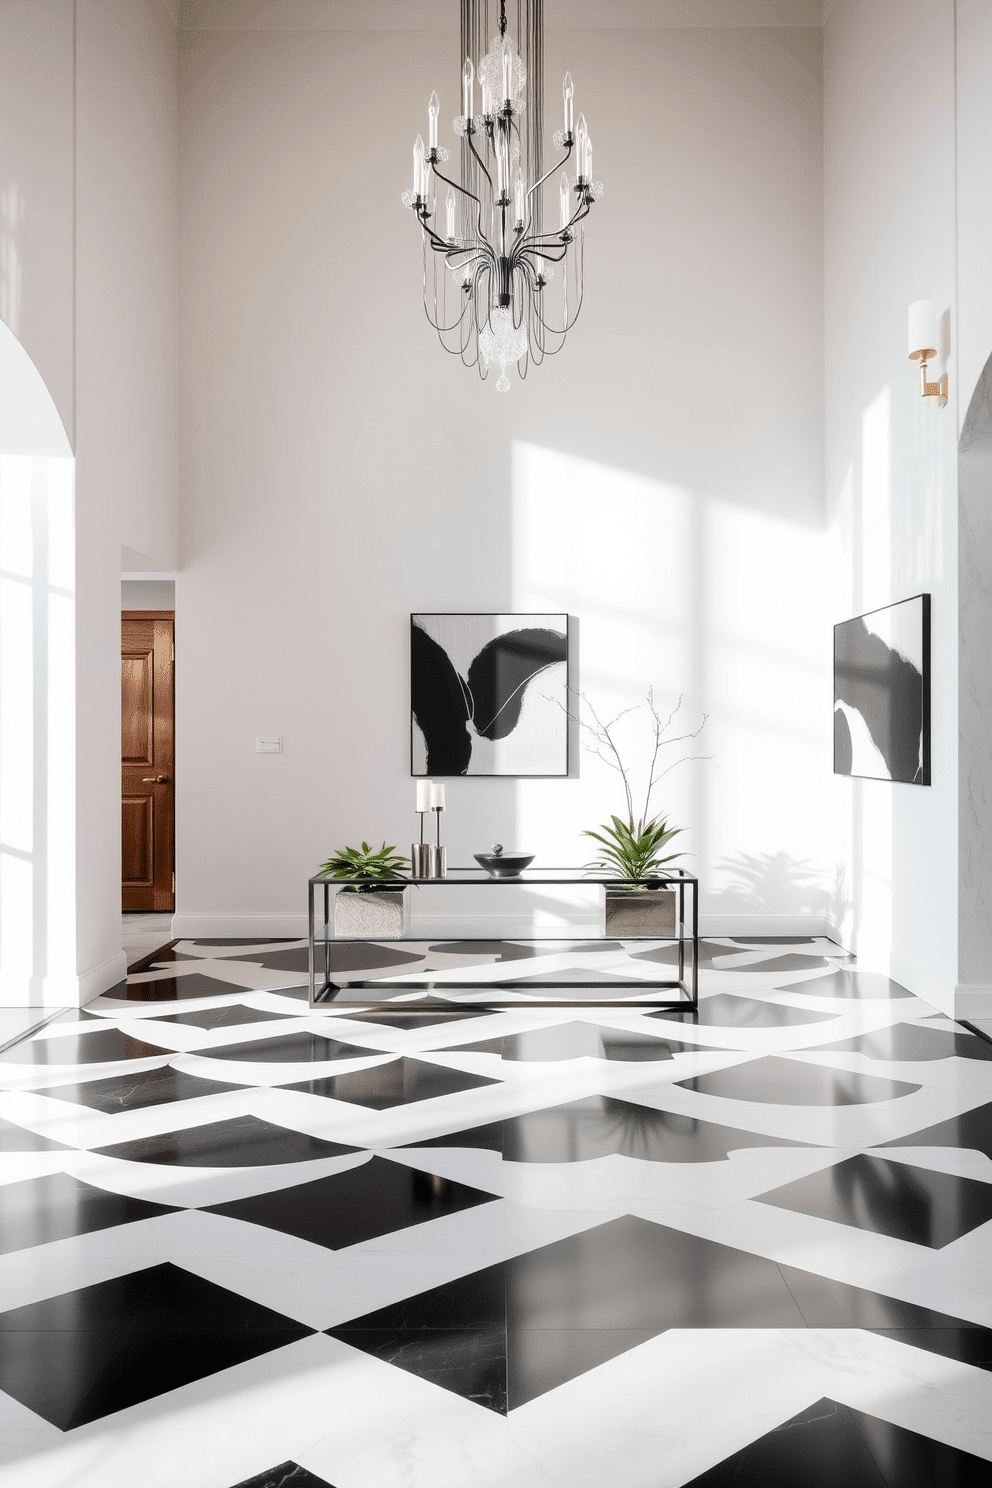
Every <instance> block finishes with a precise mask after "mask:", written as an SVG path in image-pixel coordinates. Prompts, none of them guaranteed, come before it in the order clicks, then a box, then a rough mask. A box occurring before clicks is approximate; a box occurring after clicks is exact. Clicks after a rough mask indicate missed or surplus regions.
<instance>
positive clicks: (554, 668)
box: [410, 615, 568, 776]
mask: <svg viewBox="0 0 992 1488" xmlns="http://www.w3.org/2000/svg"><path fill="white" fill-rule="evenodd" d="M410 619H411V656H410V693H411V714H412V720H411V731H412V749H411V757H412V767H411V773H412V774H414V775H432V776H436V775H567V774H568V713H567V707H568V616H567V615H411V617H410Z"/></svg>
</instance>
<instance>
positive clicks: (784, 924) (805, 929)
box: [699, 910, 839, 943]
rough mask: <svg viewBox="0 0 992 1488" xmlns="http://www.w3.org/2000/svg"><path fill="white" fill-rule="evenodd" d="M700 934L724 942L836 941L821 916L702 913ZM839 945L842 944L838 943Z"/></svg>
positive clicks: (701, 911)
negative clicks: (776, 939) (759, 939)
mask: <svg viewBox="0 0 992 1488" xmlns="http://www.w3.org/2000/svg"><path fill="white" fill-rule="evenodd" d="M699 933H700V935H713V936H716V937H717V938H719V939H721V940H725V939H729V938H730V937H731V936H732V937H734V938H735V939H737V940H745V939H750V938H753V937H755V936H759V937H765V936H782V937H783V938H786V937H790V936H811V935H816V936H827V937H828V938H829V939H831V940H835V939H837V936H836V934H835V932H834V927H833V926H832V925H831V924H830V923H829V921H828V920H827V919H825V917H824V916H823V915H818V914H711V913H709V912H708V911H706V910H700V913H699ZM838 943H839V942H838Z"/></svg>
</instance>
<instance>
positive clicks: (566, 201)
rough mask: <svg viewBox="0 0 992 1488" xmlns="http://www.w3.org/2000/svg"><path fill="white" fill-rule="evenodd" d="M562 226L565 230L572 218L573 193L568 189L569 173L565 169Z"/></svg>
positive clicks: (562, 194) (562, 190)
mask: <svg viewBox="0 0 992 1488" xmlns="http://www.w3.org/2000/svg"><path fill="white" fill-rule="evenodd" d="M560 200H561V228H562V232H564V231H565V229H566V227H567V226H568V224H569V222H570V221H571V218H572V194H571V192H570V191H569V189H568V175H567V173H566V172H565V171H562V173H561V189H560Z"/></svg>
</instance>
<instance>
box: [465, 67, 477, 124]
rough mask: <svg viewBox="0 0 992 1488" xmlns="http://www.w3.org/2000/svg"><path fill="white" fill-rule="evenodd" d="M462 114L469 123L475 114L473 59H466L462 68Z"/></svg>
mask: <svg viewBox="0 0 992 1488" xmlns="http://www.w3.org/2000/svg"><path fill="white" fill-rule="evenodd" d="M462 113H463V114H464V115H465V118H466V119H467V120H468V122H469V123H471V122H472V115H473V114H474V113H475V68H474V67H473V66H472V58H471V57H466V58H465V65H464V67H463V68H462Z"/></svg>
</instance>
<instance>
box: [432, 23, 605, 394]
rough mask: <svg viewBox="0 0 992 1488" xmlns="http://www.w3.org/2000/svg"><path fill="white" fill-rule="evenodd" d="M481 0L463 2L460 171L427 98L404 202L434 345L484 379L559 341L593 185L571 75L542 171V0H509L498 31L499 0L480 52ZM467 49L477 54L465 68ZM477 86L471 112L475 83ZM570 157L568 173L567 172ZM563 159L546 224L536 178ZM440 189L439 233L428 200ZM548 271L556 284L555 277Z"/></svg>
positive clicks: (567, 325) (571, 319) (577, 294)
mask: <svg viewBox="0 0 992 1488" xmlns="http://www.w3.org/2000/svg"><path fill="white" fill-rule="evenodd" d="M488 35H489V4H488V0H461V52H462V55H463V56H464V58H465V63H464V66H463V68H462V100H461V101H462V112H461V113H460V114H459V115H458V117H457V118H456V119H455V120H454V131H455V134H456V135H457V136H459V137H460V139H461V170H460V176H461V179H460V180H455V179H453V176H448V175H445V174H444V172H443V171H442V170H440V169H439V167H440V166H442V165H444V164H445V163H446V162H447V160H448V159H449V158H450V157H449V152H448V151H447V150H446V149H444V148H443V146H439V145H438V142H437V123H438V114H439V112H440V104H439V102H438V96H437V94H436V93H432V94H431V98H430V103H429V105H428V110H427V117H428V141H427V145H426V146H425V145H424V141H423V137H422V136H421V135H418V136H417V142H416V144H415V145H414V147H413V190H412V191H405V192H404V193H403V204H404V206H407V207H409V208H410V209H411V210H412V211H413V212H415V213H416V216H417V220H418V222H419V223H420V227H421V233H422V236H423V253H424V309H425V311H426V312H427V319H428V320H429V321H430V323H431V325H432V326H433V327H434V329H435V330H436V331H437V333H438V337H439V339H440V342H441V345H442V346H443V347H444V349H445V350H446V351H449V352H451V353H452V354H453V355H454V356H459V357H461V359H462V361H463V362H464V364H465V365H466V366H467V367H477V368H478V370H479V375H480V377H482V378H483V379H485V378H486V377H488V375H489V372H490V369H491V368H492V367H493V366H498V367H499V369H500V376H499V380H498V381H497V383H496V387H497V390H498V391H499V392H507V391H508V389H509V386H510V380H509V378H508V377H507V375H506V373H507V368H508V367H512V366H516V368H517V372H518V374H519V376H520V377H521V378H523V377H526V376H527V370H528V368H529V366H530V364H531V362H534V363H535V364H538V365H539V364H540V363H541V362H542V361H543V360H544V358H545V356H548V355H553V354H554V353H555V352H556V351H560V350H561V348H562V346H563V345H564V343H565V337H566V335H567V333H568V331H569V330H570V329H571V327H572V326H573V325H574V324H575V322H576V320H577V319H578V315H579V311H580V310H581V308H582V295H583V255H584V251H585V226H584V224H585V219H586V218H587V217H588V215H589V212H590V210H591V208H592V204H593V202H594V201H596V199H597V198H598V197H600V196H601V195H602V192H603V187H602V183H601V182H599V181H596V182H594V181H593V178H592V140H591V139H590V137H589V130H588V128H587V127H586V121H585V116H584V115H582V114H580V115H579V120H578V124H577V125H573V88H572V77H571V74H570V73H567V72H566V74H565V80H564V83H563V84H562V98H563V106H564V127H563V128H562V129H560V130H558V131H557V132H556V134H555V136H554V145H555V149H556V150H558V151H564V154H563V155H562V157H561V160H560V162H557V163H556V164H555V165H553V166H552V167H551V169H550V170H549V171H548V172H547V173H546V174H545V171H544V144H543V140H544V0H517V40H518V45H519V44H521V43H522V49H523V55H521V54H520V53H519V52H518V51H517V50H516V49H515V48H514V45H513V42H512V40H511V39H510V37H509V36H508V35H507V33H506V0H500V6H499V35H498V36H495V37H493V39H492V41H491V43H490V45H489V49H488V51H486V52H485V53H484V54H483V51H482V49H483V46H484V45H485V42H486V38H487V37H488ZM473 57H478V58H480V60H479V62H478V66H477V67H476V66H474V65H473V62H472V58H473ZM476 82H478V84H479V87H480V89H481V94H482V97H481V105H482V111H481V113H478V114H477V113H476V112H475V89H476ZM569 161H571V162H572V167H573V170H574V174H572V175H570V174H569V170H568V164H569ZM559 165H561V167H562V170H561V175H560V178H559V181H558V226H557V228H554V229H552V228H547V227H546V226H545V218H544V187H545V185H546V183H547V182H548V181H549V180H550V178H551V177H552V176H553V175H554V174H555V173H556V171H557V170H558V168H559ZM442 193H444V207H443V218H444V220H443V231H442V223H441V221H440V220H439V218H438V200H439V198H440V196H441V194H442ZM556 276H557V282H556Z"/></svg>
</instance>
